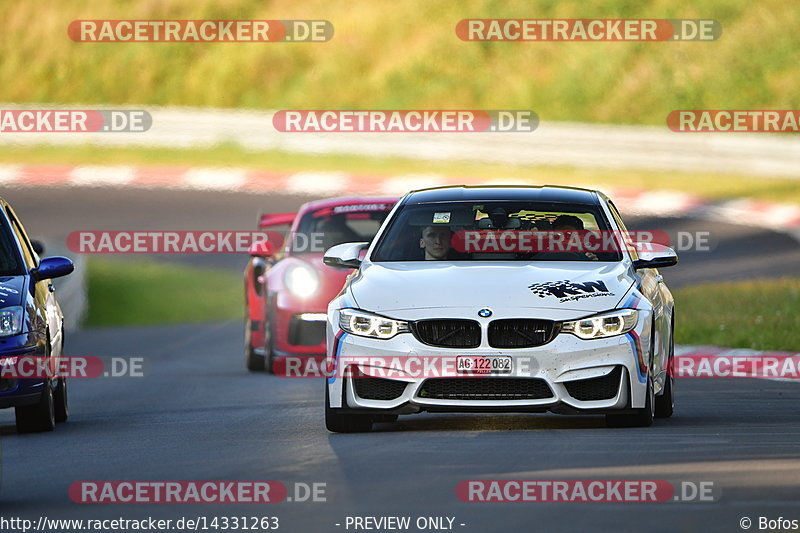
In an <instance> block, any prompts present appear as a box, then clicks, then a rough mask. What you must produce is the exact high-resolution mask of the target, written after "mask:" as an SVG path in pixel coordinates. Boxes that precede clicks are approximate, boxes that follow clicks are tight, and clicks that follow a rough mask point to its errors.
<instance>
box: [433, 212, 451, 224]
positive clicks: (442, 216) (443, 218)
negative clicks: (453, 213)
mask: <svg viewBox="0 0 800 533" xmlns="http://www.w3.org/2000/svg"><path fill="white" fill-rule="evenodd" d="M448 222H450V212H449V211H448V212H447V213H434V214H433V223H434V224H447V223H448Z"/></svg>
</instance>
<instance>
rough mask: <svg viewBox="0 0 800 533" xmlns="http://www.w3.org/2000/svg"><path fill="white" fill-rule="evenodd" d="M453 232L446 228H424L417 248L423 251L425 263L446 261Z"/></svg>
mask: <svg viewBox="0 0 800 533" xmlns="http://www.w3.org/2000/svg"><path fill="white" fill-rule="evenodd" d="M452 237H453V232H452V231H451V230H450V228H449V227H447V226H425V227H424V228H422V235H421V238H420V240H419V247H420V248H422V249H423V250H424V251H425V260H426V261H436V260H439V261H440V260H443V259H447V258H448V256H449V255H450V240H451V239H452Z"/></svg>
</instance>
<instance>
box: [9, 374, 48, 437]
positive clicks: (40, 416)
mask: <svg viewBox="0 0 800 533" xmlns="http://www.w3.org/2000/svg"><path fill="white" fill-rule="evenodd" d="M14 411H15V412H16V416H17V433H39V432H43V431H53V429H55V427H56V418H55V406H54V402H53V387H52V384H51V383H50V380H49V379H48V380H45V382H44V390H42V398H41V399H40V400H39V403H37V404H35V405H26V406H24V407H17V408H15V409H14Z"/></svg>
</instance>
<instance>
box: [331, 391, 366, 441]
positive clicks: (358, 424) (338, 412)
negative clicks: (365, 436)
mask: <svg viewBox="0 0 800 533" xmlns="http://www.w3.org/2000/svg"><path fill="white" fill-rule="evenodd" d="M345 385H346V383H345ZM328 396H329V395H328V385H327V383H326V384H325V427H326V428H328V431H330V432H332V433H368V432H370V431H372V416H370V415H361V414H358V415H354V414H351V413H349V412H348V409H347V408H342V409H332V408H331V402H330V398H329V397H328Z"/></svg>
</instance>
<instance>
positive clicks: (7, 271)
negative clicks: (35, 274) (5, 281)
mask: <svg viewBox="0 0 800 533" xmlns="http://www.w3.org/2000/svg"><path fill="white" fill-rule="evenodd" d="M22 265H23V263H22V258H21V257H20V255H19V249H18V248H17V242H16V241H15V240H14V236H13V234H12V233H11V228H10V227H9V226H8V222H6V220H5V219H4V217H0V276H19V275H21V274H24V273H25V268H23V266H22Z"/></svg>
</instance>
